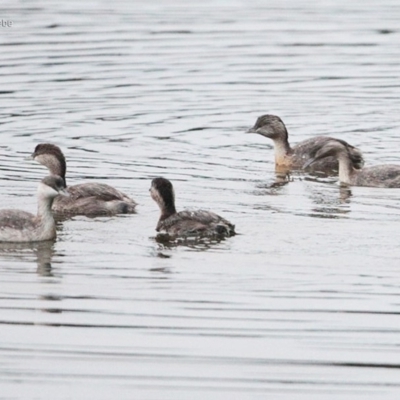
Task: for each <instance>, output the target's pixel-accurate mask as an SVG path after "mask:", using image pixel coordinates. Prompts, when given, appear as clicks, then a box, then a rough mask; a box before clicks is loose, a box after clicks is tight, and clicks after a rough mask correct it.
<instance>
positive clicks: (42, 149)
mask: <svg viewBox="0 0 400 400" xmlns="http://www.w3.org/2000/svg"><path fill="white" fill-rule="evenodd" d="M32 158H33V159H34V160H36V161H38V162H39V163H40V164H42V165H44V166H45V167H47V168H48V169H49V171H50V172H51V173H52V174H55V175H60V176H61V177H62V178H63V179H64V181H65V184H66V177H65V174H66V171H67V165H66V162H65V157H64V154H63V153H62V151H61V149H60V148H59V147H58V146H56V145H54V144H50V143H41V144H38V145H37V146H36V148H35V151H34V152H33V154H32ZM67 191H68V193H69V194H70V197H68V198H67V197H65V198H64V197H58V198H57V199H55V201H54V203H53V211H55V212H56V213H62V214H69V215H87V216H98V215H115V214H130V213H134V212H135V207H136V205H137V204H136V202H135V201H134V200H132V199H131V198H130V197H128V196H127V195H126V194H124V193H122V192H120V191H119V190H117V189H115V188H113V187H112V186H110V185H106V184H103V183H81V184H78V185H73V186H67Z"/></svg>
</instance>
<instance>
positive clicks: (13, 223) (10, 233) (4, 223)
mask: <svg viewBox="0 0 400 400" xmlns="http://www.w3.org/2000/svg"><path fill="white" fill-rule="evenodd" d="M59 194H61V195H65V196H68V195H69V194H68V193H67V191H66V190H65V184H64V180H63V179H62V178H61V177H60V176H56V175H49V176H46V177H45V178H43V179H42V180H41V182H40V183H39V187H38V191H37V197H38V211H37V215H33V214H31V213H28V212H26V211H22V210H0V242H39V241H43V240H50V239H54V238H55V237H56V223H55V221H54V217H53V214H52V212H51V205H52V203H53V200H54V199H55V198H57V196H58V195H59Z"/></svg>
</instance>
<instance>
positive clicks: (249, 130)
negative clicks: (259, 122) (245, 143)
mask: <svg viewBox="0 0 400 400" xmlns="http://www.w3.org/2000/svg"><path fill="white" fill-rule="evenodd" d="M246 133H257V129H255V128H250V129H247V131H246Z"/></svg>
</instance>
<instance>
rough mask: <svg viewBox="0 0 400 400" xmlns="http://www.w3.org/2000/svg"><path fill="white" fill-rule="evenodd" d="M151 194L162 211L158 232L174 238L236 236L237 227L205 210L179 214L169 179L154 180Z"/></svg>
mask: <svg viewBox="0 0 400 400" xmlns="http://www.w3.org/2000/svg"><path fill="white" fill-rule="evenodd" d="M150 194H151V197H152V199H153V200H154V201H155V202H156V203H157V204H158V207H159V208H160V211H161V216H160V219H159V221H158V224H157V227H156V231H157V232H164V233H167V234H169V235H170V236H172V237H190V236H195V237H217V238H223V237H228V236H233V235H235V225H233V224H231V223H230V222H229V221H227V220H226V219H224V218H222V217H220V216H219V215H217V214H215V213H213V212H210V211H205V210H194V211H190V210H185V211H180V212H177V211H176V208H175V194H174V188H173V186H172V183H171V182H170V181H169V180H168V179H165V178H161V177H160V178H155V179H153V180H152V182H151V188H150Z"/></svg>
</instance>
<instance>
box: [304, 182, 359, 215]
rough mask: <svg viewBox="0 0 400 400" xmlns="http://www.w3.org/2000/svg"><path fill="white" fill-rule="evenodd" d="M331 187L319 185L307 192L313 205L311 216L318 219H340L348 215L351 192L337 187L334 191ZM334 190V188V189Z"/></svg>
mask: <svg viewBox="0 0 400 400" xmlns="http://www.w3.org/2000/svg"><path fill="white" fill-rule="evenodd" d="M331 189H332V187H326V185H322V186H321V185H319V186H316V187H313V188H312V189H311V190H310V191H309V197H310V199H311V200H312V202H313V204H314V205H315V206H314V207H313V208H312V209H311V214H310V215H311V216H312V217H318V218H334V219H335V218H341V217H342V216H343V215H346V214H349V213H350V211H351V210H350V207H349V206H348V204H349V203H350V197H351V195H352V194H351V190H350V189H349V188H348V187H343V186H339V187H338V190H339V193H337V191H336V190H331ZM335 189H336V188H335Z"/></svg>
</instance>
